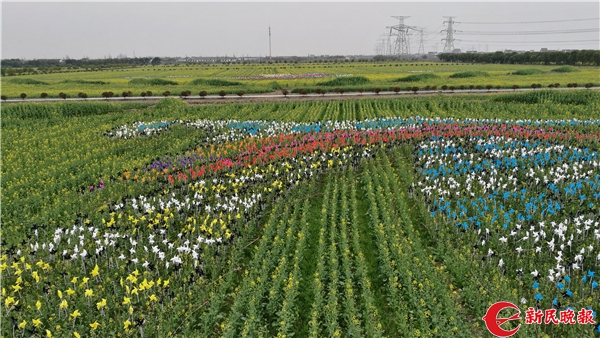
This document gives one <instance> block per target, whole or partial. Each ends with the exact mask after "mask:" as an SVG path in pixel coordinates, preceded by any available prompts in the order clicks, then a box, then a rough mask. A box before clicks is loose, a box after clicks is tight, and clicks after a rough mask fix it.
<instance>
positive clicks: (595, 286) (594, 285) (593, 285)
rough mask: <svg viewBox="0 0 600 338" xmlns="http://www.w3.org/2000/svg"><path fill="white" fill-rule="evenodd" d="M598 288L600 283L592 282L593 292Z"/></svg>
mask: <svg viewBox="0 0 600 338" xmlns="http://www.w3.org/2000/svg"><path fill="white" fill-rule="evenodd" d="M597 287H598V282H596V281H594V282H592V290H593V289H595V288H597Z"/></svg>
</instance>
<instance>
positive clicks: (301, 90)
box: [298, 88, 308, 96]
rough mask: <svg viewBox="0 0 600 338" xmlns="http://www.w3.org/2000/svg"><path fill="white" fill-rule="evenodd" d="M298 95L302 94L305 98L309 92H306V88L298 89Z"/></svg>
mask: <svg viewBox="0 0 600 338" xmlns="http://www.w3.org/2000/svg"><path fill="white" fill-rule="evenodd" d="M298 93H300V95H302V96H305V95H306V94H308V91H306V89H304V88H300V89H298Z"/></svg>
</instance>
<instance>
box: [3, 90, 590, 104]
mask: <svg viewBox="0 0 600 338" xmlns="http://www.w3.org/2000/svg"><path fill="white" fill-rule="evenodd" d="M546 89H548V88H546ZM589 89H591V90H599V89H600V87H592V88H589ZM533 90H543V89H541V88H540V89H533V88H519V89H516V90H513V89H491V90H487V89H481V90H470V89H464V90H460V89H457V90H454V91H451V90H420V91H418V92H417V95H432V94H485V93H513V92H527V91H533ZM550 90H588V88H584V87H578V88H553V89H550ZM390 95H393V96H402V95H403V96H412V95H415V94H414V93H413V92H408V91H401V92H399V93H398V94H396V93H394V92H390V91H382V92H380V93H379V95H377V94H375V93H372V92H364V93H356V92H351V93H344V94H338V93H328V94H325V97H352V96H374V97H376V96H390ZM321 96H322V95H321V94H306V95H300V94H288V95H287V98H290V99H293V98H304V97H307V98H310V97H321ZM171 97H179V96H177V95H172V96H171ZM284 97H285V96H284V95H282V94H247V95H244V96H243V97H241V98H240V97H239V96H237V95H234V94H228V95H227V96H225V98H223V100H244V99H272V98H284ZM162 98H164V97H163V96H147V97H145V98H144V97H141V96H132V97H127V98H123V97H110V98H108V99H107V98H103V97H90V98H87V99H82V98H79V97H73V98H67V99H61V98H46V99H41V98H26V99H25V100H22V99H9V100H6V101H2V103H5V102H6V103H11V102H52V101H119V102H123V101H138V100H142V101H143V100H150V101H152V100H153V101H156V100H160V99H162ZM186 99H188V100H189V99H203V98H202V97H200V96H198V95H190V96H186ZM204 99H205V100H214V99H218V100H221V99H222V98H221V97H220V96H219V95H207V96H206V97H204Z"/></svg>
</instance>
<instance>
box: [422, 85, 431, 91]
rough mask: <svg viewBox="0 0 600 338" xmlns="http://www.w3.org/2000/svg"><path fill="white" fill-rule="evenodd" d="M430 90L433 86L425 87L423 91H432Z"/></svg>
mask: <svg viewBox="0 0 600 338" xmlns="http://www.w3.org/2000/svg"><path fill="white" fill-rule="evenodd" d="M430 89H431V86H425V87H424V88H423V90H430Z"/></svg>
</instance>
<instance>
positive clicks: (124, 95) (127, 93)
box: [121, 92, 129, 100]
mask: <svg viewBox="0 0 600 338" xmlns="http://www.w3.org/2000/svg"><path fill="white" fill-rule="evenodd" d="M121 96H123V100H125V98H126V97H127V96H129V92H122V93H121Z"/></svg>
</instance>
